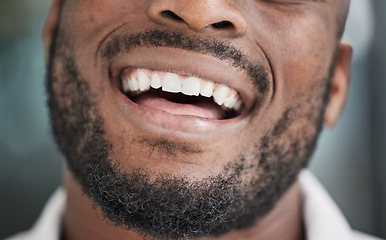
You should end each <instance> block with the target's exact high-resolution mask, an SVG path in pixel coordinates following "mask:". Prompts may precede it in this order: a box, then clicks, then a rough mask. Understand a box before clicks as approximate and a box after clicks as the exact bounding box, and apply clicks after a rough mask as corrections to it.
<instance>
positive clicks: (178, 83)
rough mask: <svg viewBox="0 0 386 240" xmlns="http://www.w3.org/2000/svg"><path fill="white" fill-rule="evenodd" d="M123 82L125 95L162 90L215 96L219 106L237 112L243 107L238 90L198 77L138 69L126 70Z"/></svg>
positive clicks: (190, 94) (191, 94)
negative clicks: (152, 89) (151, 89)
mask: <svg viewBox="0 0 386 240" xmlns="http://www.w3.org/2000/svg"><path fill="white" fill-rule="evenodd" d="M121 81H122V89H123V91H124V92H125V93H129V92H130V93H141V92H145V91H147V90H149V89H150V88H154V89H159V88H161V89H162V91H165V92H171V93H182V94H185V95H188V96H199V95H201V96H203V97H208V98H209V97H212V96H213V99H214V101H215V102H216V103H217V104H218V105H219V106H222V107H225V108H227V109H234V110H236V111H239V110H240V109H241V107H242V105H243V104H242V101H241V99H240V95H239V93H238V92H237V91H236V90H234V89H232V88H229V87H227V86H225V85H223V84H219V83H214V82H211V81H207V80H203V79H200V78H197V77H187V76H181V75H178V74H174V73H165V72H157V71H149V70H146V69H136V70H135V71H132V70H131V71H129V70H125V71H124V72H123V74H122V78H121Z"/></svg>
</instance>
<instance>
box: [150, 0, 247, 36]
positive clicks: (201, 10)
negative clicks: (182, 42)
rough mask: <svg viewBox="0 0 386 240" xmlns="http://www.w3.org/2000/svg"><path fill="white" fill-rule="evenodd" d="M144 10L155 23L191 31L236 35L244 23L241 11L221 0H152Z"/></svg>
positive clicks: (242, 31) (244, 27) (241, 30)
mask: <svg viewBox="0 0 386 240" xmlns="http://www.w3.org/2000/svg"><path fill="white" fill-rule="evenodd" d="M148 14H149V17H150V18H151V19H152V20H153V21H155V22H157V23H159V24H163V25H174V26H179V27H188V28H189V29H190V30H191V31H194V32H204V31H214V32H221V33H226V34H227V35H232V36H240V35H243V34H244V32H245V29H246V25H247V24H246V20H245V18H244V16H243V14H242V13H241V12H240V11H239V10H238V9H237V8H235V7H234V6H232V5H230V4H227V3H225V1H222V0H154V1H152V2H151V4H150V6H149V9H148Z"/></svg>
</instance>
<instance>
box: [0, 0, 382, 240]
mask: <svg viewBox="0 0 386 240" xmlns="http://www.w3.org/2000/svg"><path fill="white" fill-rule="evenodd" d="M49 4H50V0H34V1H31V0H1V1H0V239H2V238H4V237H6V236H8V235H10V234H13V233H15V232H18V231H21V230H23V229H27V228H30V227H31V225H32V224H33V223H34V221H35V220H36V218H37V217H38V216H39V213H40V211H41V209H42V207H43V206H44V204H45V202H46V200H47V198H48V197H49V196H50V195H51V193H52V192H53V191H54V190H55V189H56V188H57V187H58V185H59V184H60V182H61V165H62V157H61V156H60V154H59V152H58V150H57V149H56V147H55V144H54V143H53V140H52V136H51V134H50V131H49V122H48V117H47V109H46V106H45V91H44V60H43V50H42V44H41V29H42V26H43V24H44V20H45V17H46V15H47V13H48V9H49ZM385 13H386V1H385V0H372V1H370V0H352V6H351V12H350V16H349V22H348V26H347V31H346V35H345V39H346V41H348V42H350V43H351V44H353V46H354V49H355V54H354V61H353V77H352V84H351V88H350V95H349V96H350V97H349V100H348V103H347V107H346V110H345V112H344V115H343V117H342V119H341V121H340V122H339V123H338V125H337V126H336V127H335V128H334V129H327V130H325V131H324V133H323V134H322V137H321V139H320V142H319V147H318V150H317V152H316V153H315V155H314V157H313V160H312V162H311V166H310V167H311V170H312V171H313V172H314V173H315V174H316V175H317V177H318V178H319V179H320V181H321V182H322V183H323V185H324V186H325V187H326V188H327V190H328V192H329V193H330V194H331V195H332V196H333V198H334V199H335V201H336V202H337V204H338V205H339V207H340V208H341V209H342V211H343V213H344V214H345V216H346V217H347V219H348V221H349V222H350V224H351V225H352V226H353V228H355V229H358V230H360V231H363V232H367V233H370V234H373V235H376V236H379V237H383V238H386V94H385V93H384V91H385V90H386V47H385V43H386V14H385Z"/></svg>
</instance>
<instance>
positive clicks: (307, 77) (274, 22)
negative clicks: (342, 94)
mask: <svg viewBox="0 0 386 240" xmlns="http://www.w3.org/2000/svg"><path fill="white" fill-rule="evenodd" d="M316 6H317V5H316ZM299 9H300V8H299ZM263 10H265V11H260V12H259V13H258V14H257V15H256V16H255V18H256V19H255V20H256V21H257V22H262V24H258V25H256V26H254V33H253V34H252V35H253V36H256V38H257V39H256V42H257V43H258V45H259V46H260V47H261V48H262V50H263V52H264V54H265V55H266V56H267V58H268V60H269V61H270V64H271V68H272V71H273V75H274V79H275V98H281V101H282V103H286V102H288V100H290V99H296V98H297V97H299V95H300V96H301V95H304V94H310V93H309V92H310V90H309V89H311V88H313V87H314V86H315V85H316V84H318V81H320V80H321V79H324V78H325V77H326V76H327V75H328V74H329V69H330V65H331V62H332V59H333V56H334V52H335V47H336V36H335V34H333V33H334V32H335V31H334V29H333V26H334V25H333V24H332V23H331V21H330V20H329V18H328V16H327V15H326V13H325V12H324V11H322V9H317V8H315V9H312V8H310V9H304V10H301V9H300V10H293V11H290V10H286V11H284V10H279V9H274V8H273V7H270V8H266V9H263Z"/></svg>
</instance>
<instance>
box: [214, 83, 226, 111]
mask: <svg viewBox="0 0 386 240" xmlns="http://www.w3.org/2000/svg"><path fill="white" fill-rule="evenodd" d="M228 92H229V88H228V87H227V86H224V85H219V86H217V87H216V89H215V90H214V92H213V99H214V101H215V102H216V103H217V104H218V105H220V106H221V105H223V103H224V101H225V99H226V97H227V96H228Z"/></svg>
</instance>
